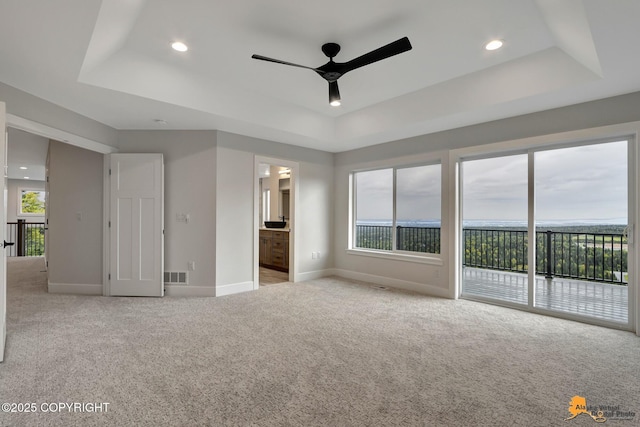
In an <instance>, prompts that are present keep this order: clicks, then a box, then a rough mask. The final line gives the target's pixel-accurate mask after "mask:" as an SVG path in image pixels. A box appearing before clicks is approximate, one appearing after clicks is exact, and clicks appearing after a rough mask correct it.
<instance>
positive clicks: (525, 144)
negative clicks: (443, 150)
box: [449, 121, 640, 336]
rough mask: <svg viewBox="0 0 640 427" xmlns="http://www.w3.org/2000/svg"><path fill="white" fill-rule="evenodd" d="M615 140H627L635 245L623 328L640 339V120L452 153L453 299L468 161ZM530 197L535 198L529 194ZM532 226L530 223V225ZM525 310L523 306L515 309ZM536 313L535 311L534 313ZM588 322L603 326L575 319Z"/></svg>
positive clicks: (458, 286)
mask: <svg viewBox="0 0 640 427" xmlns="http://www.w3.org/2000/svg"><path fill="white" fill-rule="evenodd" d="M615 138H621V139H626V140H628V186H629V187H628V194H629V198H628V225H629V227H630V228H629V238H630V239H633V243H629V249H628V269H629V290H628V292H629V301H630V303H629V321H628V324H627V325H624V327H622V328H620V329H625V330H631V331H633V332H635V333H636V335H638V336H640V292H639V289H638V286H639V284H638V283H637V282H638V273H639V272H640V251H639V250H638V238H639V236H640V233H639V232H638V228H639V225H640V197H638V196H639V195H638V194H637V192H638V190H640V189H639V188H638V179H639V171H640V149H638V144H640V121H636V122H629V123H623V124H618V125H610V126H602V127H596V128H590V129H581V130H576V131H568V132H562V133H555V134H549V135H541V136H534V137H529V138H522V139H516V140H509V141H503V142H497V143H490V144H485V145H479V146H473V147H467V148H460V149H455V150H451V153H450V165H455V167H450V168H449V173H450V176H449V178H450V179H451V180H453V182H456V183H457V184H456V186H455V197H452V198H451V199H452V200H451V201H450V208H451V212H453V213H452V215H453V217H454V218H452V223H454V224H456V225H455V227H456V232H455V233H450V235H451V236H450V239H451V240H450V244H451V246H452V248H453V252H454V253H455V254H456V255H455V263H451V267H450V268H451V270H450V272H449V274H450V277H453V278H455V280H454V281H453V282H452V283H451V284H450V289H451V290H452V291H453V292H454V297H455V298H459V297H460V296H461V293H462V277H463V276H462V257H461V256H460V254H461V250H462V248H463V241H462V239H463V233H462V202H463V201H462V188H461V185H462V181H461V179H460V170H461V169H462V162H463V160H464V159H465V158H470V157H471V158H474V157H475V158H478V157H483V156H487V157H494V156H500V155H508V154H513V153H514V152H519V153H522V152H532V151H538V150H540V149H545V148H563V147H570V146H575V145H580V144H583V145H586V144H589V143H598V142H604V141H613V140H614V139H615ZM529 197H530V198H531V197H532V195H529ZM529 225H530V224H529ZM514 308H519V309H522V308H521V307H514ZM531 311H532V312H537V311H536V310H531ZM542 314H545V315H552V316H555V314H554V313H549V312H546V311H545V312H544V313H542ZM556 317H562V318H568V319H572V317H571V316H565V315H558V316H556ZM573 320H578V321H581V322H585V323H594V324H600V323H599V322H597V321H595V322H591V321H589V319H583V318H579V319H575V318H573ZM603 326H607V327H615V326H612V325H611V324H608V323H607V324H603Z"/></svg>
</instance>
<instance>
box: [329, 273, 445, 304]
mask: <svg viewBox="0 0 640 427" xmlns="http://www.w3.org/2000/svg"><path fill="white" fill-rule="evenodd" d="M333 274H334V275H335V276H338V277H344V278H345V279H351V280H360V281H362V282H369V283H375V284H376V285H382V286H388V287H390V288H397V289H403V290H406V291H412V292H417V293H420V294H425V295H430V296H434V297H440V298H451V297H450V296H449V289H445V288H439V287H437V286H431V285H427V284H426V283H417V282H409V281H407V280H400V279H394V278H392V277H383V276H376V275H375V274H367V273H360V272H358V271H351V270H342V269H339V268H335V269H333Z"/></svg>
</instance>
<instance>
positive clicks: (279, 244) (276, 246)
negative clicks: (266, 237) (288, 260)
mask: <svg viewBox="0 0 640 427" xmlns="http://www.w3.org/2000/svg"><path fill="white" fill-rule="evenodd" d="M271 247H272V248H273V250H276V249H280V250H284V241H282V240H276V239H273V240H272V241H271Z"/></svg>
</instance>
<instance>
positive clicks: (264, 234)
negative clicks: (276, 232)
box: [260, 230, 272, 239]
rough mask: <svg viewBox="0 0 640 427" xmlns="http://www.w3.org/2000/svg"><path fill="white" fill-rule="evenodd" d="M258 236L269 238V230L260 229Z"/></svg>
mask: <svg viewBox="0 0 640 427" xmlns="http://www.w3.org/2000/svg"><path fill="white" fill-rule="evenodd" d="M260 237H265V238H269V239H270V238H271V237H272V235H271V230H260Z"/></svg>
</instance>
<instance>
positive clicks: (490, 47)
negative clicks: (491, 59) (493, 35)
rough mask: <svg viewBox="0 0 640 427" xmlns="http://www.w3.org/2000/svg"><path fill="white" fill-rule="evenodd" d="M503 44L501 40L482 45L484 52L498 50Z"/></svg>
mask: <svg viewBox="0 0 640 427" xmlns="http://www.w3.org/2000/svg"><path fill="white" fill-rule="evenodd" d="M503 44H504V43H503V42H502V40H491V41H490V42H489V43H487V44H485V45H484V48H485V49H486V50H496V49H500V48H501V47H502V45H503Z"/></svg>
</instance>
